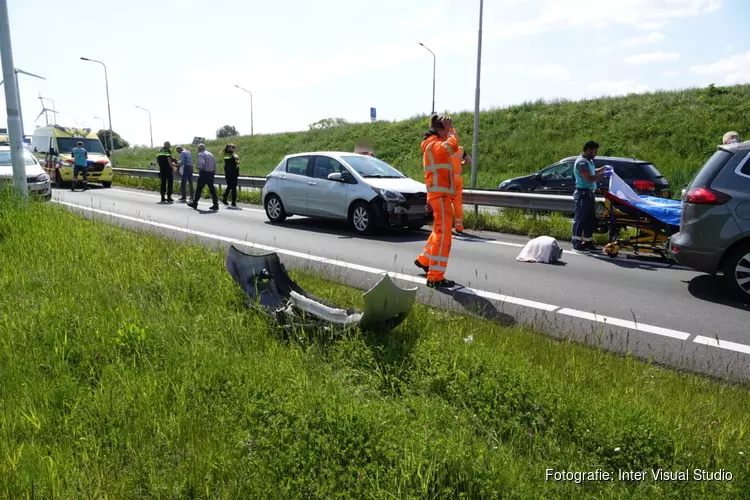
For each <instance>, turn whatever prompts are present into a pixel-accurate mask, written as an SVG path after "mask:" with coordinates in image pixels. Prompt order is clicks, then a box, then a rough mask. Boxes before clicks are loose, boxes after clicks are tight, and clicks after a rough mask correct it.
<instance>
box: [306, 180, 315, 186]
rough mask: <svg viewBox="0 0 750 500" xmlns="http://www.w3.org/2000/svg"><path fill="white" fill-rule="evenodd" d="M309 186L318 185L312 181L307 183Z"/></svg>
mask: <svg viewBox="0 0 750 500" xmlns="http://www.w3.org/2000/svg"><path fill="white" fill-rule="evenodd" d="M307 185H308V186H315V185H316V184H315V183H314V182H313V181H310V182H308V183H307Z"/></svg>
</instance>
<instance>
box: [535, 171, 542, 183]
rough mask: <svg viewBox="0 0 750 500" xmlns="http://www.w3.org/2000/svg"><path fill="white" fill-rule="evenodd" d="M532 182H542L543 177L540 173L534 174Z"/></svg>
mask: <svg viewBox="0 0 750 500" xmlns="http://www.w3.org/2000/svg"><path fill="white" fill-rule="evenodd" d="M534 180H536V181H539V182H544V177H543V176H542V174H541V173H536V174H534Z"/></svg>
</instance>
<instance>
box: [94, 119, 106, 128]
mask: <svg viewBox="0 0 750 500" xmlns="http://www.w3.org/2000/svg"><path fill="white" fill-rule="evenodd" d="M94 120H99V121H100V122H102V130H104V127H106V125H105V124H104V118H99V117H98V116H95V117H94Z"/></svg>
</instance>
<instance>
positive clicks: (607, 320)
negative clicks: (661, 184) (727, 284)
mask: <svg viewBox="0 0 750 500" xmlns="http://www.w3.org/2000/svg"><path fill="white" fill-rule="evenodd" d="M53 201H54V202H55V203H59V204H61V205H65V206H68V207H72V208H77V209H81V210H86V211H89V212H93V213H98V214H101V215H105V216H109V217H114V218H117V219H123V220H128V221H131V222H136V223H139V224H144V225H148V226H154V227H159V228H162V229H168V230H171V231H176V232H181V233H185V234H190V235H193V236H198V237H202V238H208V239H214V240H219V241H224V242H227V243H231V244H235V245H240V246H245V247H250V248H254V249H258V250H263V251H266V252H276V253H278V254H282V255H288V256H291V257H296V258H300V259H304V260H309V261H313V262H319V263H321V264H328V265H332V266H336V267H340V268H344V269H351V270H356V271H361V272H365V273H368V274H376V275H383V274H389V275H390V276H392V277H393V278H396V279H400V280H403V281H408V282H412V283H419V284H424V278H419V277H416V276H411V275H407V274H401V273H389V272H388V271H386V270H383V269H376V268H373V267H368V266H362V265H359V264H351V263H349V262H344V261H340V260H335V259H329V258H325V257H319V256H315V255H309V254H304V253H301V252H296V251H293V250H284V249H281V248H275V247H271V246H267V245H260V244H257V243H251V242H248V241H243V240H238V239H235V238H229V237H226V236H221V235H218V234H211V233H205V232H202V231H196V230H193V229H186V228H182V227H178V226H173V225H171V224H164V223H161V222H155V221H151V220H146V219H139V218H137V217H131V216H129V215H123V214H118V213H114V212H108V211H106V210H99V209H95V208H91V207H87V206H83V205H77V204H75V203H69V202H65V201H60V200H53ZM453 292H454V293H461V294H465V295H476V296H479V297H483V298H486V299H491V300H495V301H498V302H505V303H509V304H516V305H519V306H524V307H529V308H532V309H538V310H543V311H547V312H555V313H556V314H562V315H565V316H571V317H575V318H579V319H584V320H588V321H593V322H598V323H604V324H608V325H613V326H618V327H622V328H628V329H631V330H635V331H639V332H644V333H651V334H655V335H660V336H665V337H669V338H674V339H678V340H682V341H685V340H687V339H688V338H690V337H691V336H692V335H691V334H690V333H687V332H680V331H677V330H670V329H667V328H662V327H658V326H653V325H647V324H644V323H636V322H634V321H628V320H623V319H619V318H612V317H609V316H601V315H597V314H593V313H588V312H584V311H579V310H576V309H569V308H562V309H560V307H559V306H555V305H551V304H545V303H542V302H536V301H533V300H527V299H522V298H518V297H511V296H508V295H501V294H498V293H493V292H487V291H484V290H475V289H472V288H456V289H454V290H453ZM695 342H697V343H701V344H704V345H710V346H715V347H720V348H725V349H731V350H735V351H738V352H743V353H746V354H750V346H749V345H744V344H738V343H734V342H725V341H722V342H721V345H719V343H718V342H716V341H715V340H714V339H711V338H707V337H701V336H698V337H696V338H695Z"/></svg>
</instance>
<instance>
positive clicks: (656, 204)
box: [631, 195, 682, 227]
mask: <svg viewBox="0 0 750 500" xmlns="http://www.w3.org/2000/svg"><path fill="white" fill-rule="evenodd" d="M640 198H641V200H643V201H640V202H636V203H632V202H631V203H632V205H633V206H634V207H636V208H637V209H638V210H642V211H644V212H646V213H647V214H648V215H650V216H651V217H653V218H654V219H657V220H660V221H662V222H663V223H665V224H669V225H672V226H678V227H679V225H680V216H681V215H682V202H681V201H680V200H670V199H667V198H657V197H655V196H646V195H641V197H640Z"/></svg>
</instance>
